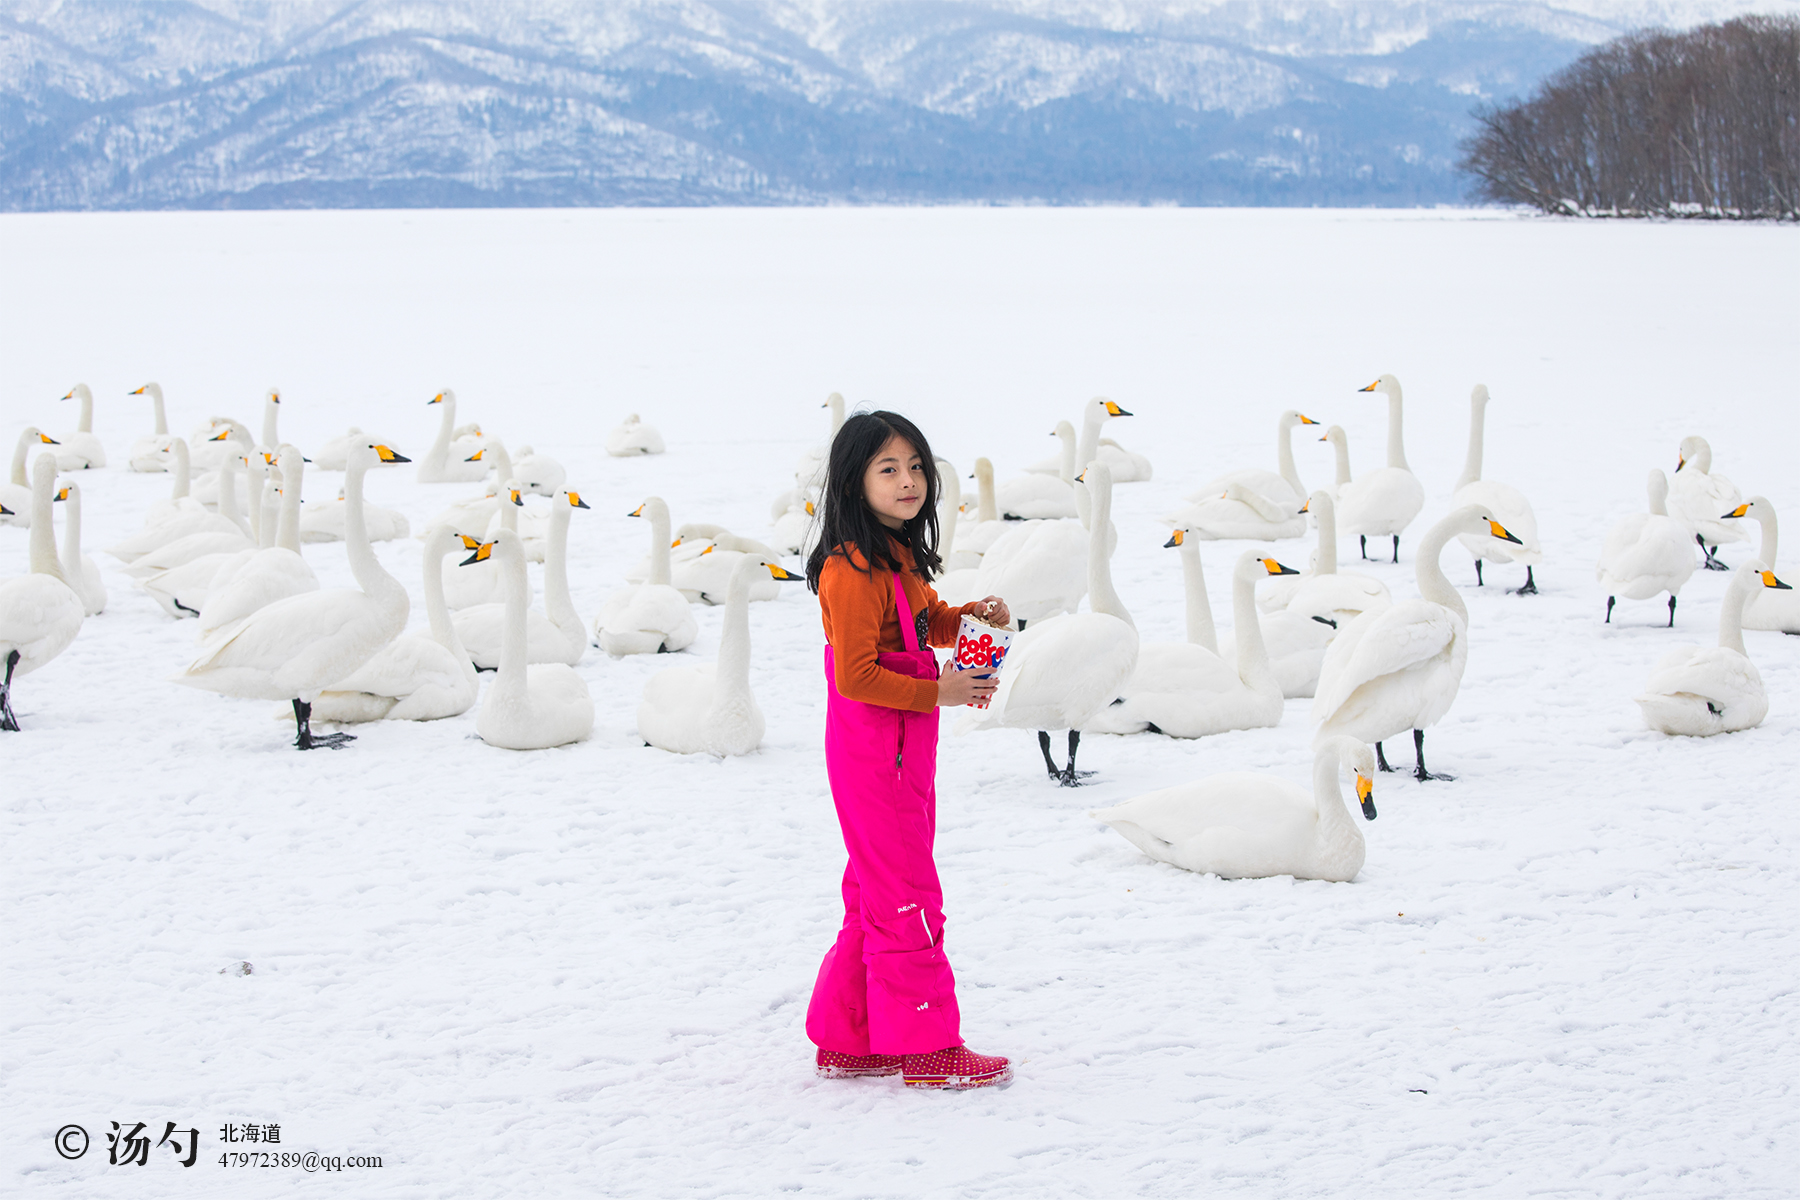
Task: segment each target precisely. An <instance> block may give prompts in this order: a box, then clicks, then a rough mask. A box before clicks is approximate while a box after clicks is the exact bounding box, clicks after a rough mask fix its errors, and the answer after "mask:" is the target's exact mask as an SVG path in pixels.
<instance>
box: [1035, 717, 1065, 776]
mask: <svg viewBox="0 0 1800 1200" xmlns="http://www.w3.org/2000/svg"><path fill="white" fill-rule="evenodd" d="M1038 749H1039V750H1041V751H1043V754H1044V770H1046V771H1048V772H1050V778H1052V779H1061V778H1062V768H1061V767H1059V766H1057V765H1056V760H1055V759H1053V758H1051V757H1050V735H1049V733H1048V732H1046V731H1045V730H1042V729H1040V730H1038Z"/></svg>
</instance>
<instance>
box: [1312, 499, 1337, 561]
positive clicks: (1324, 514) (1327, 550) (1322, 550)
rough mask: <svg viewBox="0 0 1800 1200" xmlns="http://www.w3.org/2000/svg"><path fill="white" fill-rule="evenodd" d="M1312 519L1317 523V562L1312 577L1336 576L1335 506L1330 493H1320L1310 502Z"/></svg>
mask: <svg viewBox="0 0 1800 1200" xmlns="http://www.w3.org/2000/svg"><path fill="white" fill-rule="evenodd" d="M1312 513H1313V517H1314V518H1315V519H1316V520H1317V521H1318V522H1319V561H1318V564H1317V565H1316V566H1314V567H1313V574H1314V575H1336V574H1337V569H1338V561H1337V504H1336V503H1335V502H1334V501H1333V500H1332V498H1331V495H1330V493H1328V492H1320V493H1319V494H1317V495H1316V496H1314V497H1313V500H1312Z"/></svg>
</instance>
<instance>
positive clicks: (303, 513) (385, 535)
mask: <svg viewBox="0 0 1800 1200" xmlns="http://www.w3.org/2000/svg"><path fill="white" fill-rule="evenodd" d="M383 448H384V449H385V450H386V451H387V454H388V456H389V457H384V458H382V460H381V465H382V466H391V465H393V464H394V463H402V462H407V461H409V460H408V459H406V458H403V457H401V456H400V455H399V454H398V453H396V452H395V451H394V450H393V449H392V448H391V447H383ZM346 507H347V506H346V505H345V503H344V495H343V493H342V492H341V491H340V492H339V493H338V495H337V496H336V497H335V498H334V499H331V500H327V501H325V502H324V503H322V504H308V505H307V506H306V507H304V508H302V509H301V510H300V540H301V541H303V542H341V541H343V540H344V530H345V527H346V525H347V523H348V519H347V515H346V512H345V509H346ZM363 529H364V530H365V531H366V532H367V533H368V535H369V540H370V541H371V542H391V541H394V540H395V539H397V538H403V537H406V536H408V535H410V534H411V533H412V524H411V523H410V522H409V521H407V519H406V514H405V513H403V512H401V511H400V510H399V509H397V508H383V507H382V506H381V505H379V504H370V503H368V502H366V501H365V502H364V503H363Z"/></svg>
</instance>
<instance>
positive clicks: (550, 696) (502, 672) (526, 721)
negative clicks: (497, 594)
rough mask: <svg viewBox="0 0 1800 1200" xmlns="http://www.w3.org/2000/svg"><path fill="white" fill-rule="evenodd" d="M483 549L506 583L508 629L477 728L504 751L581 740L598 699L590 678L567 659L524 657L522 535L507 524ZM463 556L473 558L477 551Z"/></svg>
mask: <svg viewBox="0 0 1800 1200" xmlns="http://www.w3.org/2000/svg"><path fill="white" fill-rule="evenodd" d="M480 549H481V550H485V551H487V552H488V555H487V556H488V557H492V558H493V559H495V560H496V561H498V562H499V564H500V574H501V578H502V579H504V580H505V584H506V588H505V590H506V630H505V635H504V637H503V638H502V640H501V643H500V665H499V668H498V671H497V673H496V674H495V676H494V682H493V685H492V686H491V687H489V688H488V694H487V699H485V700H483V701H482V702H481V712H480V713H479V714H477V716H476V718H475V732H476V733H478V734H480V735H481V740H482V741H484V742H486V743H487V744H488V745H490V746H498V747H500V748H501V749H503V750H546V749H549V748H550V747H551V746H566V745H568V744H569V743H570V742H579V741H582V740H583V739H585V738H586V737H587V735H588V734H590V733H592V732H593V729H594V700H593V697H592V696H591V695H590V694H589V693H588V685H587V681H586V680H585V679H583V678H582V677H581V676H579V675H577V674H576V673H575V668H573V667H571V666H569V665H568V664H567V663H560V662H549V663H530V664H527V663H526V661H525V605H526V602H527V597H526V591H525V552H524V550H523V548H522V547H520V545H519V535H518V534H516V533H513V532H512V531H511V530H508V529H502V530H501V531H500V532H499V533H497V534H495V535H494V540H493V541H491V542H487V543H484V544H483V545H482V546H481V547H480ZM478 553H479V551H478ZM463 561H464V562H465V563H473V562H475V561H477V559H476V555H474V554H471V555H470V556H469V557H468V558H466V559H464V560H463Z"/></svg>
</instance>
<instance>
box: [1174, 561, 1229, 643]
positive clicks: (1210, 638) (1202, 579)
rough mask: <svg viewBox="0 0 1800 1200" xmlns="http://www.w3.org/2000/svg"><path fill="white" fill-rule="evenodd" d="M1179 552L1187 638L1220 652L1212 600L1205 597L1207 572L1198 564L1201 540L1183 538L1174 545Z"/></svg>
mask: <svg viewBox="0 0 1800 1200" xmlns="http://www.w3.org/2000/svg"><path fill="white" fill-rule="evenodd" d="M1177 553H1179V554H1180V555H1181V581H1182V583H1183V584H1184V585H1185V587H1186V591H1187V640H1188V641H1189V642H1192V643H1193V644H1194V645H1196V646H1204V647H1205V648H1206V649H1208V650H1211V651H1212V652H1213V653H1214V654H1217V653H1218V652H1219V633H1218V630H1216V629H1214V628H1213V615H1212V602H1211V601H1210V600H1208V599H1207V598H1206V572H1205V571H1204V570H1203V569H1202V568H1201V566H1200V543H1199V541H1198V540H1197V539H1195V538H1184V539H1183V540H1182V543H1181V545H1180V546H1179V547H1178V548H1177Z"/></svg>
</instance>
